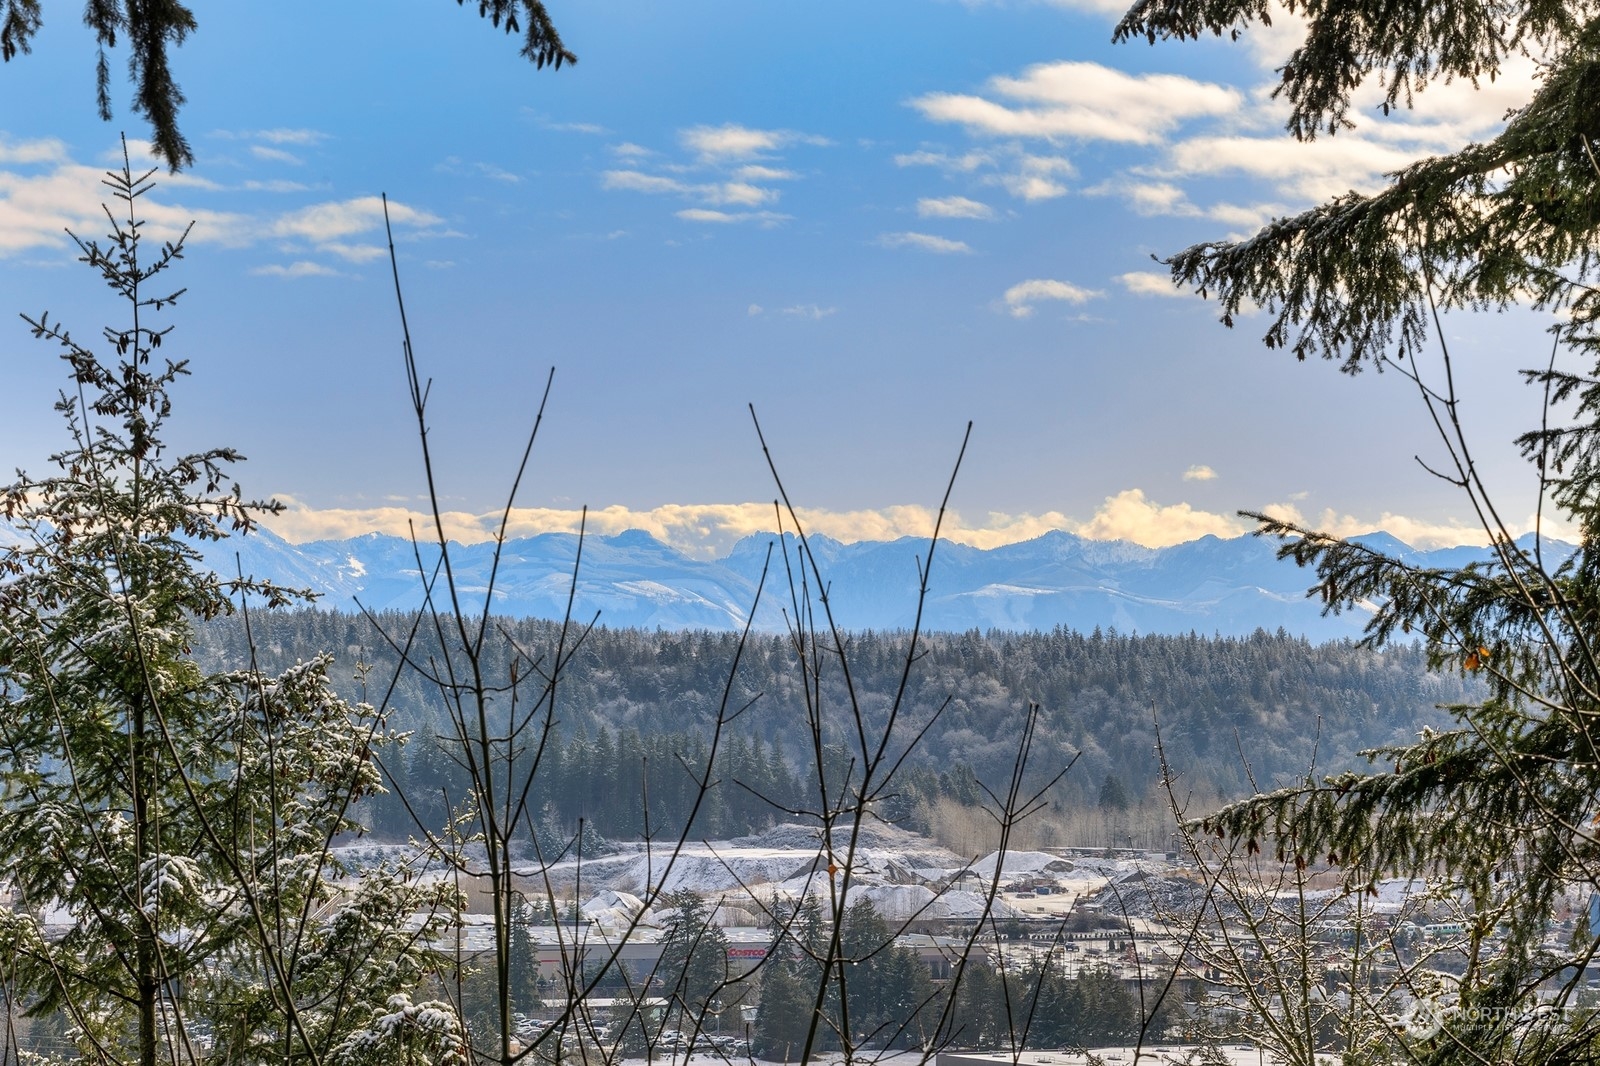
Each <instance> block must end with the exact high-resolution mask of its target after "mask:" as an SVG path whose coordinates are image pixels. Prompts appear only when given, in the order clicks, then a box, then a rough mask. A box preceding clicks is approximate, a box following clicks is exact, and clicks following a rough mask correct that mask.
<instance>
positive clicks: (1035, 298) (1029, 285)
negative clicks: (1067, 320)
mask: <svg viewBox="0 0 1600 1066" xmlns="http://www.w3.org/2000/svg"><path fill="white" fill-rule="evenodd" d="M1104 295H1105V293H1103V292H1099V291H1097V290H1095V289H1085V288H1083V287H1081V286H1078V285H1074V284H1073V283H1072V282H1070V281H1055V280H1053V279H1050V278H1030V279H1029V280H1027V281H1021V282H1018V283H1017V284H1015V285H1013V286H1011V288H1009V289H1007V290H1006V292H1005V296H1004V297H1003V299H1004V300H1005V305H1006V308H1007V309H1008V310H1009V311H1010V312H1011V315H1012V317H1014V318H1027V317H1028V316H1029V315H1031V314H1033V310H1034V308H1033V305H1034V304H1036V303H1038V302H1039V301H1040V300H1064V301H1066V302H1067V303H1070V304H1084V303H1087V302H1089V301H1090V300H1093V299H1096V298H1098V297H1100V296H1104Z"/></svg>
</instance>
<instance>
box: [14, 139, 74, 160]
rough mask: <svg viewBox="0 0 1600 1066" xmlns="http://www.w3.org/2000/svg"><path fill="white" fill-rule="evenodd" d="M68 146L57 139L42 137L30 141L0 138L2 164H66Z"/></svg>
mask: <svg viewBox="0 0 1600 1066" xmlns="http://www.w3.org/2000/svg"><path fill="white" fill-rule="evenodd" d="M66 161H67V146H66V143H65V142H64V141H61V140H58V139H56V138H55V137H41V138H38V139H35V140H30V141H13V140H11V139H10V138H6V137H0V164H4V165H7V166H28V165H31V164H34V163H64V162H66Z"/></svg>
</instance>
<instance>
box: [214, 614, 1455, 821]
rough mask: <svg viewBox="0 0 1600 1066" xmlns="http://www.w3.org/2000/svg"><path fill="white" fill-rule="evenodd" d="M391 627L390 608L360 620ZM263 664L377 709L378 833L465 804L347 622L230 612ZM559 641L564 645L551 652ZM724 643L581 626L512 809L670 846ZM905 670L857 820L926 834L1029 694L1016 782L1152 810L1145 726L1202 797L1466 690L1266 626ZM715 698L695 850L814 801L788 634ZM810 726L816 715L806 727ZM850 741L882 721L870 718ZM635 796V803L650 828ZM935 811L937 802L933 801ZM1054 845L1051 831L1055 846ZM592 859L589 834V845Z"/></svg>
mask: <svg viewBox="0 0 1600 1066" xmlns="http://www.w3.org/2000/svg"><path fill="white" fill-rule="evenodd" d="M378 621H379V622H380V624H381V625H382V627H383V629H384V630H385V631H386V632H389V633H391V634H392V633H408V632H410V631H411V627H412V619H411V618H410V617H408V616H404V615H394V616H385V617H383V618H380V619H379V620H378ZM250 625H251V632H252V633H253V635H254V637H255V640H256V645H257V646H256V655H257V657H258V658H259V659H260V660H261V661H262V664H263V666H267V667H274V668H275V667H281V666H286V665H289V664H292V663H294V662H296V661H297V660H307V659H310V658H311V657H312V656H314V655H316V654H317V653H318V651H319V650H321V649H334V650H335V651H336V653H337V655H338V657H339V661H338V663H337V665H336V666H335V667H334V669H333V673H334V675H335V683H336V684H339V685H342V686H344V688H345V693H344V694H345V695H347V696H349V697H351V698H355V699H363V700H366V701H369V702H372V703H374V704H381V705H383V706H382V708H381V709H383V710H384V711H385V712H386V713H387V714H388V715H389V721H390V724H391V726H392V727H395V728H399V729H402V730H408V731H410V732H411V738H410V741H409V743H408V744H407V745H406V747H405V748H404V749H403V750H402V751H401V752H399V753H396V754H393V755H391V756H389V757H388V759H387V760H386V764H385V770H386V772H388V773H389V775H390V776H391V778H392V780H393V782H394V783H397V784H398V785H399V786H400V788H399V789H397V790H392V791H391V794H390V795H389V796H387V797H378V798H376V799H375V800H372V801H369V802H371V803H372V810H371V811H370V812H369V815H368V817H369V820H370V822H371V823H372V827H373V829H374V830H375V831H376V832H377V833H379V834H380V835H386V836H399V837H404V835H405V834H406V833H407V832H408V831H409V828H410V827H411V814H410V813H408V811H407V810H406V809H405V806H404V805H403V804H402V803H401V802H400V801H399V798H398V794H400V793H403V794H404V795H405V797H406V799H407V800H408V801H409V803H410V804H411V806H412V809H413V810H414V811H416V812H418V813H419V814H420V815H421V816H422V817H423V818H424V819H425V820H426V821H429V822H430V823H435V824H437V823H439V822H441V821H442V820H443V818H444V808H443V805H442V803H443V801H442V799H441V797H443V796H451V795H453V796H457V797H459V796H463V795H465V794H466V790H465V785H464V783H463V781H462V773H461V770H460V768H459V767H458V766H457V765H456V760H455V758H454V756H453V754H452V751H451V748H452V746H453V742H452V741H450V740H446V739H441V738H442V737H444V736H449V735H450V730H449V729H448V727H446V726H443V725H442V724H441V723H443V722H444V718H443V715H444V713H445V712H444V709H443V707H442V705H441V703H440V697H439V693H438V689H437V688H435V687H433V686H430V685H428V684H426V683H424V682H423V681H422V680H421V679H420V678H419V677H418V674H417V672H416V671H401V672H400V676H399V677H398V678H396V676H395V675H396V669H395V667H396V661H397V652H396V651H395V650H394V649H392V648H389V647H387V646H385V645H384V644H383V643H382V641H381V640H380V639H379V637H378V635H377V630H376V629H375V628H374V626H373V625H372V623H371V622H370V621H369V620H368V619H366V618H365V617H363V616H361V615H359V614H355V613H346V612H339V611H327V610H320V609H304V610H294V611H272V612H256V613H255V614H254V616H253V617H252V618H251V620H250ZM560 630H561V627H560V625H559V624H558V623H553V622H546V621H539V620H530V619H522V620H514V619H502V620H500V622H499V626H498V630H497V633H498V636H497V639H496V640H495V641H493V642H491V644H490V648H489V652H488V670H489V674H490V676H491V677H493V676H496V675H495V672H496V671H499V673H500V676H507V671H509V669H510V665H509V663H510V657H509V653H510V650H511V648H512V647H513V646H515V647H520V648H522V649H525V650H527V651H529V652H530V653H531V654H532V656H533V657H534V658H538V657H540V656H541V655H543V656H544V657H545V658H546V659H549V658H550V656H551V655H552V654H553V651H552V649H553V648H554V646H555V643H556V641H557V640H558V639H559V637H560ZM433 639H435V638H434V636H433V634H432V632H431V631H429V630H427V629H426V628H422V629H418V631H417V637H416V641H417V643H416V644H415V645H414V646H413V648H412V650H411V652H410V654H411V657H412V658H413V659H414V660H416V661H419V662H426V661H427V660H429V659H430V658H437V648H436V647H435V646H431V645H430V640H433ZM571 639H572V634H571V633H570V632H569V634H568V640H569V641H570V640H571ZM849 639H850V641H851V649H850V651H851V663H852V670H853V674H852V678H851V681H852V682H853V683H854V685H855V686H856V689H857V691H858V692H859V693H861V694H862V695H863V704H864V706H865V707H866V708H867V711H868V714H869V715H871V714H873V713H874V712H876V711H884V710H885V709H886V708H887V706H888V704H889V701H890V698H891V694H892V693H893V692H894V688H895V686H896V684H898V682H899V677H900V671H901V670H902V668H903V666H904V650H905V640H906V638H905V636H904V635H903V634H896V633H874V632H865V633H859V634H855V635H853V636H852V637H850V638H849ZM738 640H739V637H738V635H737V634H731V633H717V632H703V631H702V632H662V631H656V632H646V631H639V630H631V629H608V628H606V627H603V626H598V627H595V628H593V629H591V630H589V631H588V632H587V634H586V635H584V636H582V638H581V642H580V643H579V646H578V650H577V652H576V654H575V655H574V656H573V658H572V660H571V662H570V663H569V665H568V666H567V667H566V668H565V669H564V670H563V672H562V677H561V684H560V689H559V692H558V696H557V703H556V713H555V716H554V719H553V720H552V722H551V723H550V724H551V729H550V734H549V739H548V740H547V741H546V744H545V750H544V752H543V753H542V754H541V756H540V758H541V762H540V767H539V773H538V774H537V775H536V778H535V782H534V788H535V789H536V790H537V791H538V792H539V793H540V794H539V795H538V796H537V797H536V798H535V804H534V808H533V809H535V810H538V811H540V812H541V829H547V830H548V831H549V832H550V835H551V839H552V840H554V839H562V838H565V837H569V836H570V834H571V832H572V830H573V829H574V827H575V826H576V823H577V821H578V819H579V818H583V819H584V820H585V825H586V839H589V840H592V841H596V842H598V841H599V840H603V839H605V838H611V839H636V838H638V837H640V836H642V835H644V833H645V832H646V830H647V828H648V830H649V831H650V832H651V833H657V832H659V833H667V834H674V833H676V832H677V831H678V830H679V829H680V828H681V827H682V822H683V819H684V817H685V816H686V814H687V812H688V811H689V809H690V807H691V806H692V804H693V803H694V800H695V788H694V781H693V778H692V774H691V773H690V772H689V771H690V770H698V769H699V768H700V767H703V766H704V763H705V759H706V753H707V751H708V739H709V730H710V728H711V725H712V723H713V720H714V718H715V715H716V712H717V707H718V705H719V702H720V700H721V698H722V693H723V690H724V687H725V686H726V685H727V683H728V670H729V665H730V664H731V663H733V662H734V659H735V652H736V650H737V645H738ZM196 641H197V647H196V653H197V655H199V657H200V658H201V659H202V661H206V662H211V663H219V664H220V663H226V662H234V661H238V660H239V658H240V657H241V656H246V655H248V649H247V644H246V636H245V623H244V621H243V619H241V618H238V617H231V618H218V619H215V620H213V621H210V622H208V623H206V624H205V625H204V626H202V627H200V628H199V631H198V633H197V634H196ZM923 644H924V647H925V652H924V655H923V658H922V659H921V660H920V661H919V662H918V666H917V670H916V671H915V672H914V676H913V678H912V682H911V684H912V700H911V701H910V706H911V707H912V708H913V713H914V714H915V715H916V716H918V721H917V725H918V726H919V727H921V726H922V725H925V724H927V723H928V722H929V721H930V720H931V722H932V724H931V726H929V727H928V729H927V732H926V734H925V736H924V738H923V741H922V743H921V745H920V746H918V747H917V749H916V750H915V751H914V752H913V753H912V755H911V757H910V759H909V760H908V762H907V764H906V766H905V768H904V769H903V772H902V773H903V776H902V777H901V778H900V779H899V787H898V788H897V790H896V791H895V793H894V795H893V796H891V797H889V798H887V799H886V800H885V801H884V802H883V803H882V805H881V809H880V810H879V811H878V814H879V816H881V817H882V818H884V819H885V820H887V821H890V822H893V823H895V824H899V825H902V826H904V827H906V828H909V829H912V830H915V831H919V832H929V831H931V830H933V829H934V828H935V825H934V823H935V822H937V821H938V820H939V819H938V818H937V817H935V813H936V810H939V809H943V810H946V811H947V810H948V809H949V805H951V804H954V805H957V806H960V807H975V806H977V805H979V804H981V803H984V802H985V801H986V800H987V795H986V793H985V791H984V785H985V784H986V783H992V782H996V781H1000V780H1003V779H1004V775H1006V774H1007V773H1009V771H1010V767H1011V760H1012V758H1013V756H1014V751H1015V739H1014V738H1015V734H1016V730H1017V729H1018V728H1019V727H1020V725H1021V722H1022V719H1023V716H1024V714H1025V712H1026V710H1027V708H1028V706H1029V705H1030V704H1038V705H1039V707H1040V708H1041V716H1040V724H1039V735H1038V737H1037V739H1036V741H1035V749H1034V750H1035V758H1034V760H1033V769H1032V772H1033V773H1034V774H1035V775H1036V776H1037V777H1038V778H1039V779H1040V780H1044V779H1047V778H1048V777H1050V776H1053V775H1054V774H1055V773H1057V772H1058V771H1059V770H1060V768H1061V767H1062V766H1064V765H1066V764H1067V763H1068V762H1070V761H1071V760H1073V759H1074V758H1075V757H1076V758H1077V762H1076V764H1074V766H1073V769H1072V771H1071V772H1070V773H1069V774H1067V775H1066V777H1065V778H1063V780H1062V781H1061V783H1059V784H1058V785H1056V786H1055V787H1054V788H1053V789H1052V790H1051V794H1050V807H1049V809H1048V812H1046V813H1045V814H1044V817H1045V818H1046V819H1047V820H1048V818H1049V817H1050V813H1054V814H1056V815H1062V814H1065V813H1069V812H1071V811H1072V810H1074V809H1080V808H1086V807H1089V808H1107V807H1110V808H1126V807H1128V806H1138V805H1140V804H1141V803H1146V804H1151V805H1153V806H1156V807H1161V806H1162V805H1163V804H1164V797H1158V796H1156V795H1155V786H1156V783H1157V781H1158V762H1157V758H1156V729H1157V727H1158V726H1159V729H1160V733H1161V740H1162V744H1163V747H1164V750H1165V752H1166V756H1167V758H1168V760H1169V762H1170V763H1171V764H1172V766H1173V767H1174V768H1175V769H1176V770H1178V771H1179V772H1180V774H1181V775H1182V777H1181V779H1180V780H1181V787H1182V788H1183V789H1184V791H1185V793H1186V795H1188V796H1190V797H1192V799H1193V800H1195V801H1197V802H1199V803H1200V804H1201V805H1208V804H1209V805H1215V804H1217V803H1220V802H1222V801H1225V800H1227V799H1232V798H1236V797H1239V796H1243V795H1247V794H1249V792H1250V791H1251V786H1250V780H1251V778H1252V777H1253V778H1254V780H1255V781H1256V782H1257V783H1259V784H1261V785H1263V786H1266V785H1270V784H1273V783H1277V782H1286V781H1294V780H1301V779H1304V777H1305V775H1306V773H1307V771H1308V770H1309V769H1311V768H1312V767H1313V766H1315V768H1316V770H1317V771H1318V772H1319V773H1320V772H1332V771H1336V770H1340V769H1344V768H1349V767H1354V766H1360V765H1364V764H1365V760H1364V759H1362V758H1360V757H1359V755H1358V753H1359V752H1360V751H1363V750H1365V749H1368V748H1372V747H1376V746H1383V745H1395V744H1404V743H1407V742H1409V741H1412V740H1414V739H1415V737H1416V735H1417V734H1418V732H1419V731H1420V730H1422V729H1423V728H1424V727H1438V726H1440V725H1442V724H1443V723H1445V722H1446V721H1448V714H1447V713H1446V712H1445V711H1444V710H1443V709H1442V708H1443V707H1445V706H1448V705H1452V704H1457V703H1461V702H1463V701H1466V700H1468V699H1470V698H1471V695H1472V692H1473V682H1472V681H1471V680H1469V679H1464V678H1463V676H1461V675H1456V674H1440V673H1436V672H1431V671H1430V670H1429V669H1428V667H1427V661H1426V656H1425V654H1424V653H1423V651H1422V649H1421V648H1420V647H1419V646H1416V645H1407V644H1397V645H1393V646H1390V647H1387V648H1384V649H1382V650H1372V649H1368V648H1364V647H1360V646H1358V645H1356V644H1354V643H1351V642H1333V643H1326V644H1312V643H1310V642H1309V641H1307V640H1304V639H1302V638H1298V637H1294V636H1291V635H1289V634H1287V633H1285V632H1283V631H1281V630H1280V631H1279V632H1277V633H1267V632H1264V631H1260V630H1258V631H1257V632H1256V633H1254V634H1253V635H1251V636H1249V637H1243V638H1235V637H1203V636H1200V635H1198V634H1194V633H1190V634H1187V635H1182V636H1167V635H1133V634H1123V633H1118V632H1116V631H1114V630H1112V631H1101V630H1099V629H1097V630H1095V631H1094V632H1092V633H1088V634H1084V633H1078V632H1073V631H1069V630H1065V629H1056V630H1054V631H1051V632H1039V633H1001V632H992V633H988V634H984V633H979V632H976V631H972V632H967V633H951V634H934V635H931V636H925V637H924V638H923ZM843 686H844V679H843V678H842V677H841V676H837V675H835V676H833V677H831V678H828V677H825V678H824V700H825V701H831V704H832V706H833V707H835V708H838V709H839V710H840V713H839V714H838V715H837V716H836V717H837V721H838V729H840V730H843V729H845V728H846V727H847V724H848V719H847V717H846V716H845V715H844V714H843V708H844V706H845V693H844V687H843ZM731 701H732V705H733V706H734V707H743V706H745V705H748V709H747V710H745V711H744V712H743V713H741V714H739V715H738V717H737V718H736V719H735V720H734V723H733V732H732V733H731V735H726V736H725V737H724V738H723V744H722V748H721V750H720V752H719V755H718V764H719V765H718V766H717V768H716V770H717V773H716V775H715V776H716V777H717V779H718V780H719V782H720V784H719V785H718V786H717V787H715V788H713V790H712V792H711V794H710V796H709V797H708V799H707V801H706V802H704V803H702V805H701V807H700V810H699V813H698V815H697V816H696V821H695V824H694V827H693V833H694V835H695V836H698V837H706V838H724V837H730V836H738V835H743V834H747V833H750V832H755V831H759V830H760V829H763V828H765V827H766V826H768V825H770V824H772V823H774V822H777V821H783V820H786V819H787V818H789V817H790V815H791V814H792V813H793V812H799V811H806V810H814V809H816V808H817V806H818V803H817V799H816V797H815V796H813V795H811V794H810V793H811V792H812V791H814V790H815V785H814V784H812V783H811V782H812V781H814V779H815V776H816V775H815V774H814V773H812V772H810V770H809V768H810V767H811V766H812V765H813V764H814V761H815V754H814V747H815V744H814V741H813V738H812V737H811V735H810V733H809V731H808V730H806V729H805V728H804V726H803V725H802V724H801V723H803V722H804V721H805V714H804V709H803V705H802V702H801V701H802V696H801V691H800V681H799V671H798V669H797V668H796V666H795V663H794V654H793V651H792V648H791V647H790V644H789V642H788V639H787V638H786V637H783V636H778V635H753V636H751V637H750V638H749V643H748V646H747V647H746V648H745V650H744V653H743V656H742V658H741V659H740V661H739V666H738V670H737V672H736V674H735V676H734V677H733V685H732V693H731ZM824 721H828V717H827V715H826V713H825V714H824ZM867 725H868V727H869V728H876V727H878V726H879V725H881V723H877V722H873V721H870V720H869V721H868V723H867ZM820 739H821V741H822V752H823V759H824V761H825V763H831V769H832V770H833V771H834V772H833V773H831V774H830V775H829V776H830V777H832V778H833V779H835V780H837V779H838V775H839V774H842V773H845V772H847V771H848V766H847V763H848V755H847V754H846V751H847V747H846V743H845V742H846V740H847V738H846V737H845V736H844V735H843V733H839V734H836V735H827V734H825V735H824V736H823V737H822V738H820ZM641 795H648V796H649V818H650V825H649V826H648V827H647V826H646V825H645V822H644V817H645V809H644V806H643V805H642V804H641V803H640V802H639V797H640V796H641ZM940 804H944V805H945V806H944V807H943V808H940ZM1059 842H1062V843H1066V842H1068V841H1059ZM596 846H598V843H597V844H596Z"/></svg>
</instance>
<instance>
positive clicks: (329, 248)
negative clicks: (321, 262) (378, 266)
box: [317, 241, 389, 263]
mask: <svg viewBox="0 0 1600 1066" xmlns="http://www.w3.org/2000/svg"><path fill="white" fill-rule="evenodd" d="M317 250H318V251H321V252H327V253H329V254H331V255H336V256H338V257H339V258H340V259H343V260H345V261H347V262H351V263H367V262H371V261H372V260H374V259H381V258H382V257H384V256H386V255H388V254H389V249H387V248H385V247H383V246H382V245H378V244H345V243H343V242H341V241H328V242H326V243H324V244H319V245H317Z"/></svg>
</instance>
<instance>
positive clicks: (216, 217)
mask: <svg viewBox="0 0 1600 1066" xmlns="http://www.w3.org/2000/svg"><path fill="white" fill-rule="evenodd" d="M26 154H30V155H32V156H34V157H36V158H38V159H39V160H40V161H43V162H53V161H54V157H52V156H51V155H50V154H49V153H48V151H46V150H44V149H40V150H37V151H30V152H28V153H26ZM119 161H120V153H119ZM104 178H105V170H104V168H102V167H93V166H84V165H82V164H78V163H71V162H54V165H53V166H52V167H51V168H50V169H48V170H46V171H43V172H40V173H37V174H22V173H18V172H16V171H6V170H0V255H10V254H14V253H16V252H20V251H23V250H24V249H28V248H41V247H52V246H57V245H61V244H64V243H66V241H67V238H66V235H65V233H64V232H63V231H66V230H71V231H72V232H74V233H78V234H80V235H83V236H85V237H93V236H97V235H98V234H99V233H101V232H102V230H103V228H104V224H105V216H104V215H103V214H102V213H101V210H100V201H101V199H102V197H103V195H104V193H105V191H106V190H105V188H104V186H103V185H102V184H101V182H102V181H103V180H104ZM162 184H163V185H166V186H170V187H172V188H183V187H191V188H194V187H198V188H208V187H210V186H211V183H209V182H205V181H203V179H195V180H192V181H189V182H184V181H166V180H165V178H164V179H163V181H162ZM140 214H141V216H142V217H143V218H144V221H145V230H144V232H145V236H146V237H148V238H151V239H153V240H157V241H166V240H176V239H177V238H178V237H179V236H180V235H181V234H182V233H183V232H184V230H185V228H187V227H188V226H189V223H190V222H193V223H194V228H193V229H192V230H191V231H190V240H191V241H192V242H194V243H202V242H206V241H212V242H217V243H222V244H242V243H247V242H248V241H249V239H250V235H251V228H252V227H251V220H250V219H249V218H248V217H246V216H244V215H239V214H233V213H230V212H224V211H212V210H205V209H201V208H195V207H192V206H184V205H179V204H174V203H172V202H170V201H168V200H166V199H164V198H163V197H162V196H160V195H155V196H148V197H145V198H144V199H143V200H141V201H140Z"/></svg>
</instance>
